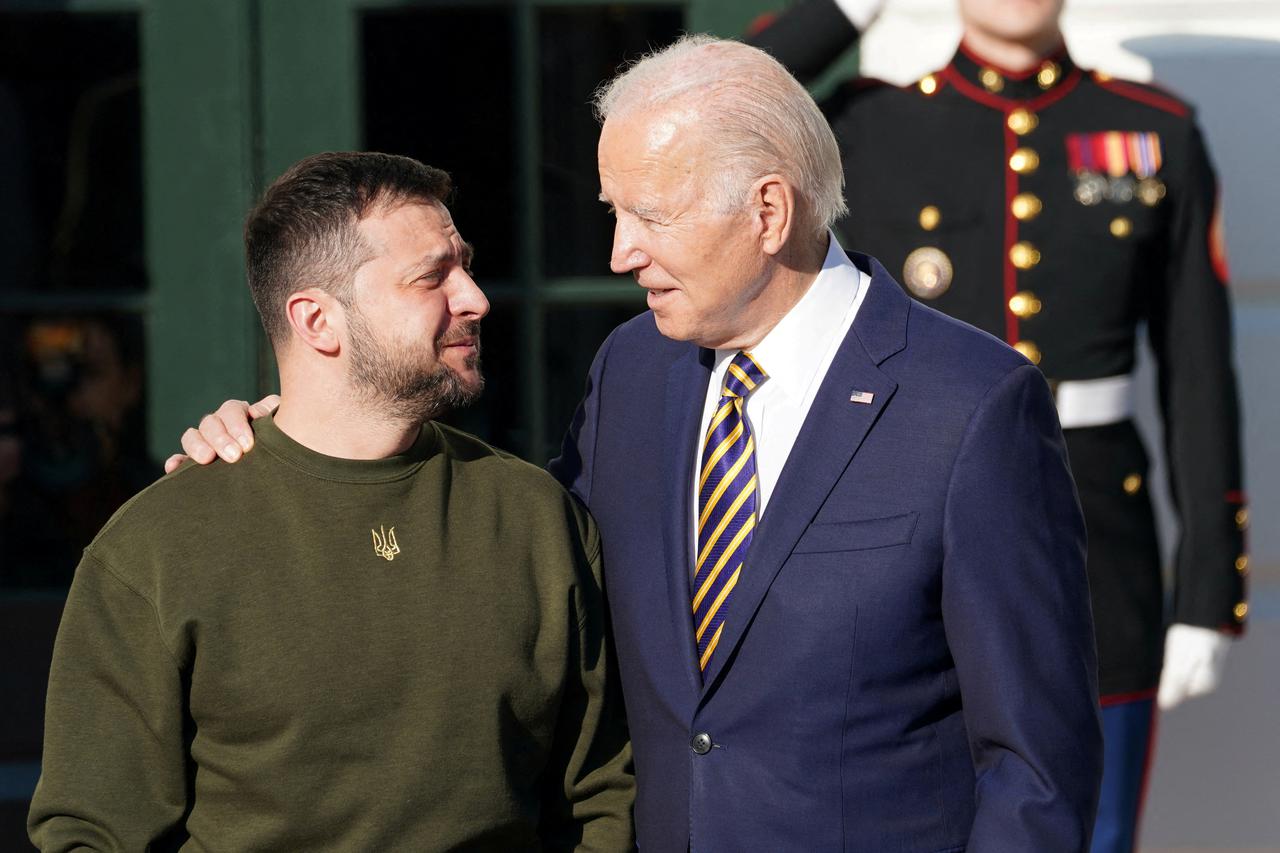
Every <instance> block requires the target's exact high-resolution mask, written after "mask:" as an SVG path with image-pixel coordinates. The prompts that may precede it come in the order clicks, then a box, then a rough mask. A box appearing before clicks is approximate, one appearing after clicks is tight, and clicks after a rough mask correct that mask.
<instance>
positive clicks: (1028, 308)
mask: <svg viewBox="0 0 1280 853" xmlns="http://www.w3.org/2000/svg"><path fill="white" fill-rule="evenodd" d="M1040 308H1041V304H1040V300H1039V299H1037V298H1036V295H1035V294H1034V293H1032V292H1031V291H1030V290H1023V291H1019V292H1018V293H1015V294H1013V296H1010V297H1009V310H1010V311H1012V312H1013V315H1014V316H1015V317H1018V318H1019V319H1022V320H1025V319H1027V318H1028V317H1034V316H1035V315H1037V314H1039V313H1040Z"/></svg>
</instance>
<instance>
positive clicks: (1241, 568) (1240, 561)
mask: <svg viewBox="0 0 1280 853" xmlns="http://www.w3.org/2000/svg"><path fill="white" fill-rule="evenodd" d="M1236 572H1237V573H1239V575H1240V576H1241V577H1244V576H1245V575H1247V574H1249V555H1248V554H1241V555H1240V556H1239V557H1236Z"/></svg>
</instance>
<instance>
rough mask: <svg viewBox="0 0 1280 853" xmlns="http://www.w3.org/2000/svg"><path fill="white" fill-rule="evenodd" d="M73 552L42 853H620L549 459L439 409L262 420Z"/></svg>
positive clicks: (574, 567)
mask: <svg viewBox="0 0 1280 853" xmlns="http://www.w3.org/2000/svg"><path fill="white" fill-rule="evenodd" d="M254 430H255V433H256V435H257V443H256V445H255V449H254V450H253V451H252V452H251V453H249V454H247V455H246V456H245V458H244V459H243V460H242V461H241V462H239V463H237V464H235V465H226V464H223V463H215V464H214V465H211V466H208V467H205V468H201V467H199V466H194V465H188V466H186V467H184V468H182V469H181V470H179V471H177V472H175V473H174V474H172V475H170V476H168V477H165V478H164V479H162V480H160V481H159V482H157V483H155V484H154V485H152V486H151V487H149V488H148V489H146V490H145V491H143V492H142V493H141V494H139V495H137V496H136V497H135V498H133V500H131V501H130V502H129V503H128V504H126V505H125V506H124V507H123V508H122V509H121V510H120V511H119V512H118V513H117V514H116V515H115V517H114V518H112V520H111V521H110V522H108V523H107V526H106V527H105V528H103V530H102V532H101V533H100V534H99V535H98V537H97V538H96V539H95V540H94V542H93V543H92V544H91V545H90V546H89V548H88V549H87V550H86V552H85V556H84V559H83V561H82V562H81V564H80V566H79V568H78V569H77V572H76V577H75V581H74V583H73V584H72V587H71V592H70V595H69V597H68V599H67V605H66V610H65V612H64V615H63V618H62V625H61V627H60V629H59V631H58V640H57V644H56V647H55V650H54V661H53V669H52V672H51V674H50V677H49V694H48V701H47V712H46V721H45V743H44V761H43V771H44V772H43V775H42V776H41V779H40V784H39V786H38V788H37V789H36V793H35V799H34V801H33V802H32V806H31V814H30V818H29V824H28V828H29V831H30V833H31V838H32V840H33V841H34V842H35V843H36V845H37V846H38V847H40V848H41V849H42V850H46V851H55V850H56V851H61V850H77V849H91V850H113V851H142V850H146V849H152V850H164V849H182V850H201V851H204V850H208V851H249V850H252V851H312V850H344V851H345V850H371V851H372V850H376V851H391V850H406V851H432V850H484V851H490V850H492V851H508V850H510V851H520V850H539V849H544V850H593V851H594V850H598V851H617V850H629V849H630V848H631V844H632V841H631V803H632V793H633V777H632V775H631V761H630V747H629V746H628V744H627V736H626V730H625V723H624V722H623V719H622V715H621V706H620V703H619V702H618V700H617V692H616V690H615V685H614V680H615V675H614V673H613V671H612V667H613V664H612V661H611V659H610V656H609V654H608V651H607V649H606V641H605V625H604V621H605V610H604V604H603V601H602V594H601V587H600V543H599V538H598V536H597V533H596V528H595V525H594V524H593V523H592V521H591V520H590V519H589V517H588V516H587V515H586V513H585V512H584V511H583V510H582V509H581V508H580V507H578V506H577V504H576V503H575V502H574V501H573V500H572V499H571V498H570V497H569V496H568V495H567V494H566V493H565V492H564V491H563V490H562V489H561V488H560V486H559V485H557V484H556V483H555V482H554V481H553V480H552V479H551V477H550V476H548V475H547V474H546V473H544V472H543V471H541V470H539V469H537V468H534V467H533V466H531V465H528V464H526V463H524V462H521V461H519V460H517V459H515V458H513V457H511V456H509V455H508V454H505V453H502V452H499V451H496V450H494V449H492V448H490V447H488V446H487V445H485V444H483V443H481V442H480V441H479V440H477V439H475V438H473V437H471V436H468V435H466V434H464V433H460V432H457V431H455V430H452V429H449V428H447V427H443V426H439V425H436V424H428V425H427V426H426V427H424V428H423V430H422V433H421V435H420V437H419V439H418V441H417V443H416V444H415V445H414V446H413V448H412V449H411V450H410V451H409V452H407V453H406V454H404V455H402V456H396V457H393V458H389V459H380V460H374V461H356V460H347V459H336V458H332V457H327V456H322V455H320V454H318V453H315V452H312V451H310V450H308V449H306V448H305V447H303V446H301V445H299V444H297V443H296V442H294V441H292V440H291V439H290V438H288V437H287V436H286V435H284V434H283V433H282V432H281V431H280V430H279V429H278V428H277V427H276V426H275V425H274V423H273V422H272V421H271V420H270V419H262V420H259V421H257V422H256V423H255V425H254Z"/></svg>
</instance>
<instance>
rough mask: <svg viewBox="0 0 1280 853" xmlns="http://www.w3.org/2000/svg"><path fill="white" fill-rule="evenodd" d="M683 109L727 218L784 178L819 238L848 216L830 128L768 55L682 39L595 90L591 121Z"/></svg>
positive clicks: (700, 38) (702, 38)
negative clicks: (759, 189)
mask: <svg viewBox="0 0 1280 853" xmlns="http://www.w3.org/2000/svg"><path fill="white" fill-rule="evenodd" d="M677 100H680V101H683V102H687V103H689V104H691V105H692V106H693V108H694V109H695V110H696V114H697V116H698V118H699V120H700V122H701V123H702V125H703V128H704V130H705V132H706V138H707V140H708V141H709V145H710V146H711V147H712V153H711V155H710V157H709V160H710V162H714V163H715V164H716V169H715V172H714V177H713V181H712V183H713V187H712V188H711V192H712V195H713V198H714V200H715V203H716V204H717V205H718V206H719V207H720V208H721V209H722V210H724V211H726V212H728V211H736V210H739V209H741V207H742V205H743V204H744V203H745V202H746V198H747V192H748V190H749V189H750V186H751V183H752V182H753V181H755V180H756V179H757V178H760V177H762V176H764V175H769V174H779V175H782V176H784V177H785V178H787V179H788V180H789V181H790V182H791V184H792V186H793V187H794V188H795V190H796V193H797V194H798V196H799V198H800V201H801V203H802V207H803V208H805V209H806V212H807V214H808V218H809V222H810V224H811V225H812V226H813V228H814V230H815V231H817V232H822V231H825V229H827V228H829V227H831V225H832V223H834V222H835V221H836V219H838V218H840V217H841V216H844V215H845V214H847V213H848V212H849V208H848V206H847V205H846V204H845V200H844V169H843V168H842V167H841V165H840V149H839V147H838V146H837V144H836V138H835V135H834V134H833V133H832V132H831V126H830V125H829V124H827V120H826V118H825V117H824V116H823V115H822V111H821V110H819V109H818V105H817V104H815V103H814V102H813V98H812V97H811V96H810V95H809V93H808V92H807V91H806V90H805V88H804V87H803V86H801V85H800V83H799V82H797V80H796V79H795V78H794V77H792V76H791V74H790V73H789V72H788V71H787V70H786V69H785V68H783V67H782V65H781V64H780V63H779V62H778V61H777V60H776V59H774V58H773V57H772V56H770V55H769V54H767V53H765V52H764V51H762V50H759V49H757V48H754V47H750V46H748V45H745V44H742V43H740V42H736V41H728V40H725V39H718V38H715V37H714V36H709V35H686V36H683V37H682V38H681V39H680V40H679V41H677V42H676V43H675V44H672V45H670V46H668V47H665V48H663V49H661V50H657V51H654V52H652V53H650V54H648V55H646V56H644V57H643V58H641V59H639V60H638V61H636V62H635V63H634V64H632V65H631V66H630V67H628V68H626V69H625V70H624V71H622V72H621V73H620V74H618V75H617V76H616V77H614V78H613V79H612V80H609V81H608V82H606V83H604V84H602V85H601V86H600V88H599V89H597V90H596V93H595V98H594V105H595V111H596V117H597V118H598V119H599V120H600V121H601V123H603V122H604V121H606V120H607V119H608V118H609V116H610V115H611V114H619V113H624V112H633V111H645V110H649V109H652V108H655V107H658V106H662V105H667V104H670V103H672V102H675V101H677Z"/></svg>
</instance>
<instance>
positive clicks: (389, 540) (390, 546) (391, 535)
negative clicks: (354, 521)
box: [369, 525, 400, 563]
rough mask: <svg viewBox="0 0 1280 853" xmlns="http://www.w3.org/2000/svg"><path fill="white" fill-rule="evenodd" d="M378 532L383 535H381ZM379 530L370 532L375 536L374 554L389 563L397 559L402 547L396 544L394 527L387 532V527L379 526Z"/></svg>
mask: <svg viewBox="0 0 1280 853" xmlns="http://www.w3.org/2000/svg"><path fill="white" fill-rule="evenodd" d="M378 530H381V531H382V533H381V534H379V533H378ZM378 530H370V531H369V532H370V533H372V534H373V553H375V554H377V555H378V556H379V557H381V558H382V559H384V560H386V561H387V562H388V563H389V562H391V561H392V560H394V559H395V558H396V554H399V553H400V545H399V543H397V542H396V529H395V527H394V526H393V527H392V528H391V529H390V530H387V528H386V526H385V525H379V527H378Z"/></svg>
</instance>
